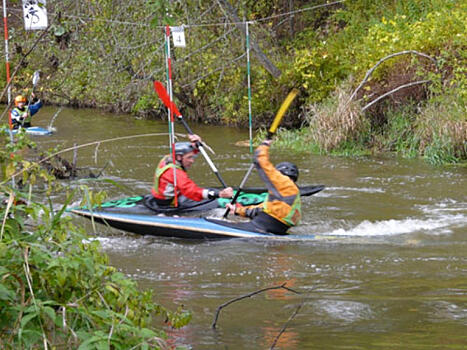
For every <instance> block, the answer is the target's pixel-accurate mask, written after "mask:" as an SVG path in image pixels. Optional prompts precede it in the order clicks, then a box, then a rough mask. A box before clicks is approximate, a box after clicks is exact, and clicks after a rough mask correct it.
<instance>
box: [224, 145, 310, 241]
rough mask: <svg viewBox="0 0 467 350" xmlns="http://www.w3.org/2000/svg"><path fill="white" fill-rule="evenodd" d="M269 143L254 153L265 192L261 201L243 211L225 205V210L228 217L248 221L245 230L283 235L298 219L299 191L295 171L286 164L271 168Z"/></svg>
mask: <svg viewBox="0 0 467 350" xmlns="http://www.w3.org/2000/svg"><path fill="white" fill-rule="evenodd" d="M271 143H272V141H271V140H265V141H263V142H262V143H261V145H259V147H258V148H257V149H256V151H255V167H256V169H257V170H258V172H259V175H260V177H261V179H262V180H263V181H264V183H265V185H266V187H267V189H268V196H267V198H266V199H265V201H264V202H263V203H261V204H258V205H251V206H246V207H244V206H240V205H232V204H230V203H228V204H227V207H228V208H229V209H230V213H235V215H240V216H244V217H249V218H251V219H252V220H251V222H249V223H248V224H247V225H245V227H244V228H246V229H250V228H251V229H256V230H260V231H265V232H271V233H275V234H286V233H287V230H288V229H289V228H290V227H292V226H295V225H297V224H298V223H299V221H300V218H301V201H300V190H299V189H298V187H297V185H296V184H295V182H296V181H297V179H298V168H297V166H296V165H295V164H293V163H290V162H282V163H279V164H277V166H276V167H274V165H273V164H272V163H271V162H270V160H269V146H270V145H271ZM248 225H249V226H250V227H248Z"/></svg>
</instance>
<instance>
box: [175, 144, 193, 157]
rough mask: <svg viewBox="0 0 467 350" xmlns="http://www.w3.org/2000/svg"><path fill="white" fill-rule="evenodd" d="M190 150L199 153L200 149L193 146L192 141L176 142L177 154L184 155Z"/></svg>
mask: <svg viewBox="0 0 467 350" xmlns="http://www.w3.org/2000/svg"><path fill="white" fill-rule="evenodd" d="M189 152H195V153H198V149H197V148H196V147H194V146H193V144H192V143H191V142H176V143H175V154H179V155H181V156H183V155H184V154H187V153H189Z"/></svg>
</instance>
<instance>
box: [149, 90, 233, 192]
mask: <svg viewBox="0 0 467 350" xmlns="http://www.w3.org/2000/svg"><path fill="white" fill-rule="evenodd" d="M154 90H156V93H157V95H158V96H159V98H160V99H161V100H162V102H163V103H164V105H165V106H166V107H167V108H170V109H171V110H172V111H173V112H174V113H175V115H176V116H177V119H178V120H179V121H181V122H182V124H183V126H184V127H185V129H186V131H187V132H188V134H190V135H193V131H192V130H191V129H190V127H189V126H188V124H187V122H186V121H185V119H183V116H182V114H181V113H180V111H179V110H178V108H177V106H175V103H174V102H173V101H171V100H170V97H169V94H168V93H167V90H166V89H165V87H164V85H163V84H162V83H161V82H160V81H154ZM196 145H197V146H198V149H199V151H200V152H201V154H202V155H203V157H204V159H206V162H208V164H209V167H210V168H211V170H212V171H213V172H214V174H215V175H216V176H217V178H218V179H219V181H220V182H221V184H222V186H224V188H226V187H228V186H227V184H226V183H225V182H224V179H222V176H221V175H220V174H219V171H218V170H217V168H216V166H215V165H214V163H213V162H212V160H211V158H209V155H208V154H207V153H206V151H205V150H204V147H203V144H202V143H201V142H196Z"/></svg>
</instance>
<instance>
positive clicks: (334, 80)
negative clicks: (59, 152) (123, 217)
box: [0, 0, 467, 164]
mask: <svg viewBox="0 0 467 350" xmlns="http://www.w3.org/2000/svg"><path fill="white" fill-rule="evenodd" d="M198 5H199V4H198V2H191V1H186V2H184V4H183V5H180V7H177V6H178V5H174V6H175V7H173V8H172V7H171V5H170V4H168V5H167V6H168V7H167V8H164V11H161V9H160V8H159V7H158V6H156V5H155V4H152V3H147V2H145V1H141V2H138V1H137V2H134V3H132V4H128V3H127V2H125V1H101V2H99V3H98V4H94V5H93V6H90V7H89V8H81V6H78V7H77V5H76V3H75V2H74V1H70V0H66V1H63V2H59V3H53V4H49V5H48V6H50V7H49V8H48V11H49V13H51V14H57V15H56V16H54V17H53V18H51V23H52V24H51V27H50V28H49V32H48V33H46V35H42V34H43V33H33V32H25V31H24V29H23V23H22V22H21V21H19V20H18V19H15V18H13V19H12V21H11V23H10V25H11V27H12V30H11V38H10V41H11V42H12V43H14V45H15V51H14V53H13V54H12V57H11V63H12V67H14V68H18V71H17V73H16V76H15V77H14V78H13V85H12V87H13V93H23V94H25V95H29V94H30V92H31V78H32V74H33V72H34V71H36V70H41V71H42V77H43V79H42V81H41V83H40V86H38V87H37V93H39V94H40V95H41V96H42V98H43V99H44V101H46V102H50V103H52V104H57V105H66V106H71V107H80V108H82V107H91V108H99V109H102V110H106V111H110V112H115V113H120V112H123V113H130V114H132V115H134V116H135V117H137V118H155V119H158V118H164V117H163V116H164V114H165V108H164V107H163V105H162V104H161V103H160V101H159V100H158V98H157V96H156V94H155V93H154V91H153V87H152V81H153V80H162V81H165V78H166V72H165V67H166V58H167V53H166V50H165V47H164V45H165V36H164V31H163V25H164V24H166V23H171V24H180V23H188V22H189V23H191V24H192V25H191V26H188V25H187V26H186V27H185V32H184V33H185V37H186V47H185V48H181V47H172V52H171V55H172V57H171V58H172V73H173V74H172V78H173V86H174V100H175V102H176V104H177V106H179V108H180V109H182V110H183V112H184V115H185V118H186V119H187V120H188V121H190V122H200V123H206V124H210V125H228V126H235V127H246V126H248V125H249V124H250V123H251V124H252V126H253V128H254V129H256V130H258V129H261V128H264V127H265V126H266V125H269V124H270V122H271V120H272V118H273V117H274V114H275V112H276V110H277V109H278V108H279V106H280V103H281V102H282V100H283V98H284V97H285V96H286V95H287V93H288V91H290V89H292V88H293V87H298V88H300V90H301V94H300V96H299V97H298V98H297V100H296V101H295V102H294V104H293V105H292V107H291V109H290V112H289V113H288V115H287V116H286V118H285V119H284V121H283V123H282V126H284V127H286V128H288V129H289V130H295V131H294V132H293V133H292V134H291V135H293V138H299V139H300V143H301V144H302V147H299V149H298V150H299V151H303V152H319V153H327V154H334V153H339V154H359V153H360V152H366V153H372V152H373V153H375V152H397V153H398V154H400V155H402V156H404V157H423V158H425V159H427V161H429V162H430V163H433V164H442V163H456V162H465V160H466V158H467V155H466V154H467V151H466V145H465V139H466V134H467V117H466V114H467V113H466V112H467V107H466V102H465V101H466V100H467V95H466V94H467V81H466V75H465V67H466V66H467V59H466V58H465V55H464V54H463V53H464V52H465V43H464V40H463V39H462V38H465V37H466V36H467V33H466V28H465V22H466V21H467V5H466V4H465V2H464V1H460V0H451V1H445V0H417V1H415V0H409V1H401V0H397V1H392V0H391V1H380V2H378V3H372V2H368V1H366V0H357V1H351V2H348V1H336V2H333V3H329V4H321V5H319V6H316V3H315V2H314V1H305V2H302V3H301V4H300V7H294V8H293V9H290V8H284V4H283V3H282V2H280V1H271V2H259V3H255V4H254V5H249V4H245V6H244V7H242V8H241V9H240V8H238V9H236V8H232V5H229V3H228V2H226V1H219V2H218V3H217V4H216V5H215V6H213V7H212V8H210V9H209V10H208V9H207V8H203V7H201V8H200V7H199V6H198ZM13 6H16V5H13ZM18 6H19V4H18ZM292 6H293V5H292ZM14 9H15V8H14V7H13V9H12V11H13V10H14ZM291 10H296V12H294V13H293V16H292V15H291V14H290V12H291ZM167 11H168V12H167ZM292 12H293V11H292ZM13 13H14V12H13ZM58 13H60V16H58ZM166 13H170V14H171V15H170V18H167V17H166ZM240 13H241V14H242V16H243V17H245V18H247V19H250V20H251V21H250V22H249V30H250V32H249V33H250V35H251V37H250V38H249V39H251V48H250V49H251V50H250V51H251V52H249V53H250V54H251V58H250V61H249V62H248V63H247V62H246V47H245V45H246V37H245V35H246V32H245V31H244V30H245V26H246V22H245V23H241V25H239V24H238V21H236V20H235V18H237V19H238V18H242V16H240ZM187 16H188V17H187ZM13 17H14V16H13ZM265 18H268V19H269V20H268V21H266V20H264V21H263V20H261V19H265ZM286 19H287V20H286ZM199 21H202V23H203V25H202V26H201V25H199V26H197V25H196V24H200V23H198V22H199ZM218 23H224V27H222V26H219V25H217V24H218ZM267 23H269V24H267ZM221 28H223V29H221ZM41 35H42V36H41ZM31 47H33V48H34V49H33V50H32V51H29V50H27V48H31ZM247 65H248V69H247ZM4 69H5V68H4V67H0V72H1V73H2V74H3V75H5V72H4ZM247 81H250V82H251V85H250V86H249V85H248V84H247ZM3 96H4V97H5V93H4V95H3ZM249 96H251V99H249ZM250 107H251V111H252V113H251V119H250V113H249V110H250ZM302 136H303V138H302ZM297 145H298V143H297ZM296 147H297V146H296Z"/></svg>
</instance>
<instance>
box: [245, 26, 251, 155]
mask: <svg viewBox="0 0 467 350" xmlns="http://www.w3.org/2000/svg"><path fill="white" fill-rule="evenodd" d="M249 23H250V22H245V33H246V71H247V79H248V126H249V132H250V153H253V123H252V120H251V119H252V117H251V78H250V76H251V74H250V33H249V30H248V25H249Z"/></svg>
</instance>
